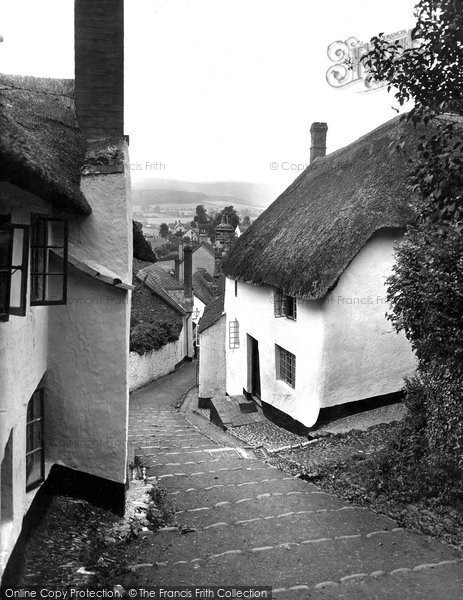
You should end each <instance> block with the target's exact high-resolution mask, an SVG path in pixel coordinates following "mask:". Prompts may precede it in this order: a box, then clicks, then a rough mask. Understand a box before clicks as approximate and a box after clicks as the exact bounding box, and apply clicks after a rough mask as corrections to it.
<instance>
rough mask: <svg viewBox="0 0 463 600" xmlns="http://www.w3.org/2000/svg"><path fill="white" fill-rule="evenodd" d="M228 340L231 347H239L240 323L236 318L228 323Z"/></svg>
mask: <svg viewBox="0 0 463 600" xmlns="http://www.w3.org/2000/svg"><path fill="white" fill-rule="evenodd" d="M228 342H229V347H230V348H232V349H233V348H239V347H240V324H239V323H238V321H237V320H236V319H235V320H234V321H230V323H229V324H228Z"/></svg>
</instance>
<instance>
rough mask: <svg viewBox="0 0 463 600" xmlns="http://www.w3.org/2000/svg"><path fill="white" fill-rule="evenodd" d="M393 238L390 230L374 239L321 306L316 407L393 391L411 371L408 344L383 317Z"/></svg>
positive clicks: (390, 267)
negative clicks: (320, 360)
mask: <svg viewBox="0 0 463 600" xmlns="http://www.w3.org/2000/svg"><path fill="white" fill-rule="evenodd" d="M396 239H397V238H396V236H394V234H393V233H392V232H391V231H382V232H379V233H377V234H376V235H374V236H373V237H372V238H371V239H370V241H369V242H368V244H367V245H366V246H365V247H364V248H363V249H362V250H361V252H359V254H358V255H357V256H356V257H355V259H354V260H353V261H352V263H351V264H350V265H349V268H348V269H346V271H345V272H344V273H343V275H342V276H341V278H340V280H339V283H338V285H337V286H336V288H335V289H334V290H333V291H332V292H331V293H330V294H329V295H328V296H327V298H326V299H325V301H324V302H323V305H322V306H323V312H324V322H325V327H324V329H325V341H324V345H323V351H324V360H323V364H324V369H325V371H324V375H323V380H324V389H323V399H322V407H326V406H334V405H336V404H343V403H346V402H352V401H354V400H359V399H362V398H371V397H373V396H380V395H382V394H390V393H392V392H396V391H398V390H400V389H401V388H402V387H403V378H404V376H408V375H411V374H412V373H413V372H414V371H415V367H416V362H415V358H414V355H413V353H412V350H411V347H410V344H409V342H408V340H407V339H406V337H405V335H404V334H403V333H401V334H397V333H396V332H395V330H394V329H393V327H392V325H391V323H390V321H388V320H387V319H386V316H385V314H386V312H387V311H388V310H389V306H388V304H387V302H386V285H385V282H386V279H387V277H388V276H389V275H390V273H391V272H392V266H393V264H394V249H393V245H394V242H395V240H396ZM334 366H335V368H334Z"/></svg>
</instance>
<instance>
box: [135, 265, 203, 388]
mask: <svg viewBox="0 0 463 600" xmlns="http://www.w3.org/2000/svg"><path fill="white" fill-rule="evenodd" d="M134 272H135V275H134V286H135V289H134V291H133V293H132V334H134V333H136V328H137V327H141V328H144V327H146V326H147V325H149V324H155V325H156V326H158V328H159V331H161V329H162V328H163V326H164V325H167V326H168V327H169V328H170V330H171V332H172V334H173V336H174V337H173V339H172V340H164V341H163V340H156V341H157V342H158V345H157V347H156V348H153V349H152V351H147V352H145V353H144V354H142V355H139V354H138V353H137V352H134V351H131V352H130V357H129V387H130V391H132V390H135V389H137V388H139V387H141V386H143V385H146V384H147V383H149V382H151V381H153V380H155V379H158V378H159V377H162V376H163V375H166V374H167V373H170V372H171V371H173V370H174V369H175V367H176V366H177V365H178V364H179V363H181V362H182V361H183V360H190V359H191V358H192V357H193V353H194V352H193V340H194V337H193V322H192V321H193V318H192V316H191V313H192V310H193V301H192V299H191V297H188V296H187V295H186V294H188V291H186V292H185V287H184V286H183V285H182V284H179V282H178V281H176V280H175V279H173V278H172V277H171V276H170V275H169V274H168V273H166V272H165V271H164V270H163V269H162V268H161V267H159V266H158V265H157V264H156V265H155V264H153V263H148V262H145V261H140V260H135V261H134ZM131 337H132V336H131Z"/></svg>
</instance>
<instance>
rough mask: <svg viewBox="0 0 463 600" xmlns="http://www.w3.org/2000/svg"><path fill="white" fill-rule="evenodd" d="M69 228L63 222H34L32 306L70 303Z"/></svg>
mask: <svg viewBox="0 0 463 600" xmlns="http://www.w3.org/2000/svg"><path fill="white" fill-rule="evenodd" d="M67 254H68V228H67V222H66V221H65V220H63V219H56V218H48V217H42V216H36V217H35V218H34V219H33V221H32V223H31V306H39V305H48V304H66V291H67V263H68V260H67Z"/></svg>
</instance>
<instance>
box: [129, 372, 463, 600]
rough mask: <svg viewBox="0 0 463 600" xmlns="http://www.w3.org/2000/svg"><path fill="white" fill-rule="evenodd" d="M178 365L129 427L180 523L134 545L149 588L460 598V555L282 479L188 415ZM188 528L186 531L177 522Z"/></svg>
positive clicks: (149, 392)
mask: <svg viewBox="0 0 463 600" xmlns="http://www.w3.org/2000/svg"><path fill="white" fill-rule="evenodd" d="M193 384H194V365H185V366H183V367H181V369H180V370H179V371H178V372H176V373H174V374H172V375H170V376H167V377H165V378H163V379H162V380H160V381H158V382H156V383H154V384H152V385H151V386H148V387H147V388H144V389H143V390H140V391H138V392H136V393H135V394H134V395H133V396H132V399H131V414H130V436H131V443H132V444H133V445H135V446H136V447H137V454H139V455H140V456H141V457H142V458H143V462H144V464H146V465H147V467H148V474H149V475H156V476H157V477H159V479H160V481H161V482H162V485H163V487H165V489H166V490H167V491H168V493H169V495H170V498H171V500H172V501H173V502H174V504H175V505H176V508H177V517H178V523H179V525H181V527H180V528H179V530H175V531H172V530H168V531H160V532H158V533H157V534H156V535H155V543H153V544H152V545H150V546H149V547H147V548H145V549H143V550H142V555H141V556H140V557H139V563H140V564H149V565H151V566H150V567H143V568H142V569H140V570H139V572H138V573H139V575H140V581H141V583H144V584H146V585H160V584H162V585H180V584H185V585H196V586H209V585H232V586H233V585H235V586H236V585H246V586H256V585H266V586H268V585H271V586H272V587H273V588H274V596H275V597H288V598H307V597H318V596H320V597H323V598H348V599H351V598H352V599H353V598H358V599H360V598H362V600H368V599H370V598H371V599H378V600H380V599H388V600H390V599H393V598H404V599H406V600H408V598H410V599H413V598H420V599H422V600H423V599H424V600H427V599H429V600H434V599H437V598H439V600H460V598H461V597H463V563H462V562H459V561H460V560H461V558H462V557H461V553H459V552H458V551H456V550H455V549H453V548H449V547H447V546H445V545H443V544H441V543H440V542H439V541H437V540H434V539H432V538H428V537H426V536H423V535H419V534H415V533H413V532H410V531H408V530H404V529H402V528H400V527H397V524H396V523H395V522H394V521H393V520H391V519H389V518H386V517H382V516H379V515H377V514H375V513H373V512H371V511H369V510H367V509H364V508H361V507H356V506H353V505H350V504H348V503H346V502H344V501H342V500H340V499H338V498H336V497H335V496H332V495H329V494H326V493H325V492H323V491H321V490H320V489H319V488H317V487H316V486H315V485H312V484H308V483H306V482H303V481H301V480H300V479H297V478H294V477H289V476H288V475H286V474H285V473H283V472H281V471H280V470H278V469H276V468H275V467H273V466H271V465H268V464H267V463H265V462H263V461H262V460H260V459H258V458H257V457H256V456H255V455H254V454H253V453H252V452H251V451H248V450H245V449H243V448H241V447H237V446H236V442H235V440H234V438H232V437H231V436H227V438H226V439H227V444H226V445H223V444H220V443H217V442H215V441H213V440H212V439H210V437H209V436H208V435H205V434H204V433H203V432H201V431H200V430H199V429H198V428H197V427H196V426H194V425H192V424H191V423H189V422H188V421H187V420H186V419H185V418H184V417H183V416H182V415H181V414H180V413H179V412H178V411H177V410H176V409H175V408H174V405H175V404H176V403H177V402H178V400H179V399H180V398H181V397H182V395H183V394H184V393H185V391H186V390H187V389H188V388H189V387H191V385H193ZM182 529H183V530H186V531H189V533H188V534H186V535H183V534H182V533H181V530H182Z"/></svg>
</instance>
